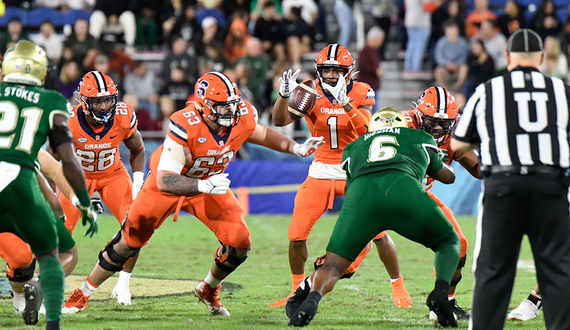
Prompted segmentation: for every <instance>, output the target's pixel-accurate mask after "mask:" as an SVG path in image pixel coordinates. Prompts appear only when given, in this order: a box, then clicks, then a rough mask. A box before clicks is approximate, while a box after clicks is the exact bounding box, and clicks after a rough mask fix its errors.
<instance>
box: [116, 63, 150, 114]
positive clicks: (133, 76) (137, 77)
mask: <svg viewBox="0 0 570 330" xmlns="http://www.w3.org/2000/svg"><path fill="white" fill-rule="evenodd" d="M123 89H124V91H125V94H133V95H135V96H136V97H137V100H138V103H139V105H140V107H141V108H145V109H147V110H148V112H149V114H150V116H151V117H152V118H153V119H154V118H156V116H157V115H158V105H157V104H156V101H158V82H157V81H156V79H155V76H154V73H152V72H149V71H148V70H147V65H146V62H145V61H135V69H134V70H133V71H131V72H129V73H128V74H127V76H126V77H125V80H124V81H123Z"/></svg>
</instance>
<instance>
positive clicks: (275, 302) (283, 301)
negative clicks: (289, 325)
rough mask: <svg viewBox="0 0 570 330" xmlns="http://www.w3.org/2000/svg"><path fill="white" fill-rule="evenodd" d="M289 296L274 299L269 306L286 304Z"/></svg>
mask: <svg viewBox="0 0 570 330" xmlns="http://www.w3.org/2000/svg"><path fill="white" fill-rule="evenodd" d="M289 298H291V295H288V296H287V297H286V298H285V299H281V300H275V301H274V302H272V303H271V304H269V307H279V306H285V305H286V304H287V300H289Z"/></svg>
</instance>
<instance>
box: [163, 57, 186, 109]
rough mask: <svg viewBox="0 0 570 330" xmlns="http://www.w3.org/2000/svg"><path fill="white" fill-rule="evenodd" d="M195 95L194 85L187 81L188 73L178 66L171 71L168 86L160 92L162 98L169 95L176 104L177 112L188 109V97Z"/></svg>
mask: <svg viewBox="0 0 570 330" xmlns="http://www.w3.org/2000/svg"><path fill="white" fill-rule="evenodd" d="M193 93H194V84H192V83H190V82H189V81H188V80H187V79H186V71H185V70H184V68H182V67H181V66H176V67H174V68H172V70H171V71H170V77H169V78H168V80H167V81H166V84H165V85H164V87H162V89H161V90H160V91H159V92H158V94H159V95H160V96H162V95H168V96H169V97H170V98H171V99H173V100H174V102H175V103H176V110H180V109H184V108H185V107H186V100H187V99H188V96H190V95H191V94H193Z"/></svg>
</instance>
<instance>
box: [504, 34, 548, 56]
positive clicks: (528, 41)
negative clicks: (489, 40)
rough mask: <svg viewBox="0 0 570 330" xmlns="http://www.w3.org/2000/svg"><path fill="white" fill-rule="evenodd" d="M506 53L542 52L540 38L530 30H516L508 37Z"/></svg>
mask: <svg viewBox="0 0 570 330" xmlns="http://www.w3.org/2000/svg"><path fill="white" fill-rule="evenodd" d="M507 51H508V52H509V53H534V52H543V51H544V47H543V46H542V38H541V37H540V36H539V35H538V33H536V32H534V31H533V30H531V29H518V30H516V31H515V32H513V34H511V36H510V37H509V40H508V46H507Z"/></svg>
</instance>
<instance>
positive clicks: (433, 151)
mask: <svg viewBox="0 0 570 330" xmlns="http://www.w3.org/2000/svg"><path fill="white" fill-rule="evenodd" d="M342 160H343V161H342V168H343V169H344V170H345V171H346V183H347V184H350V182H351V181H352V180H354V179H355V178H357V177H359V176H361V175H365V174H369V173H373V172H379V171H384V170H388V169H394V170H399V171H403V172H405V173H407V174H409V175H411V176H412V177H414V178H415V179H417V180H418V181H419V182H420V183H421V181H422V179H423V178H424V176H425V174H426V173H427V174H428V175H429V174H433V173H436V172H437V171H439V170H441V168H442V167H443V162H442V161H441V158H440V157H439V149H438V147H437V143H436V142H435V141H434V139H433V137H432V136H431V135H430V134H429V133H427V132H425V131H423V130H418V129H411V128H400V127H396V128H392V127H386V128H383V129H380V130H377V131H374V132H371V133H367V134H364V135H362V136H361V137H359V138H358V139H356V140H355V141H353V142H352V143H350V144H349V145H348V146H346V148H345V149H344V152H343V155H342Z"/></svg>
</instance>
